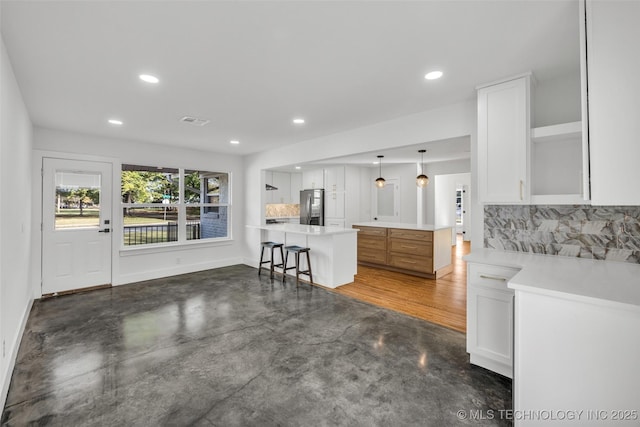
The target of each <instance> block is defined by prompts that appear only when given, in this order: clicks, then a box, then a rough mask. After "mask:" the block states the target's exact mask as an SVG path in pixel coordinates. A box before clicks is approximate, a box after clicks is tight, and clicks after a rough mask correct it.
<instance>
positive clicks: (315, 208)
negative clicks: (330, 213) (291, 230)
mask: <svg viewBox="0 0 640 427" xmlns="http://www.w3.org/2000/svg"><path fill="white" fill-rule="evenodd" d="M300 224H308V225H324V190H322V189H315V190H301V191H300Z"/></svg>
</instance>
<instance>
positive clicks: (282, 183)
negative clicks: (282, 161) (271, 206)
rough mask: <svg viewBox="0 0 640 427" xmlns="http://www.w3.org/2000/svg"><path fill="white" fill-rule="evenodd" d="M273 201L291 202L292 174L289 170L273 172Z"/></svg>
mask: <svg viewBox="0 0 640 427" xmlns="http://www.w3.org/2000/svg"><path fill="white" fill-rule="evenodd" d="M273 186H274V187H276V188H277V190H273V191H272V193H273V197H272V203H291V174H289V173H287V172H273Z"/></svg>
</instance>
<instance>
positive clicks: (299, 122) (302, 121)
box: [293, 118, 304, 125]
mask: <svg viewBox="0 0 640 427" xmlns="http://www.w3.org/2000/svg"><path fill="white" fill-rule="evenodd" d="M293 123H295V124H297V125H303V124H304V119H301V118H297V119H293Z"/></svg>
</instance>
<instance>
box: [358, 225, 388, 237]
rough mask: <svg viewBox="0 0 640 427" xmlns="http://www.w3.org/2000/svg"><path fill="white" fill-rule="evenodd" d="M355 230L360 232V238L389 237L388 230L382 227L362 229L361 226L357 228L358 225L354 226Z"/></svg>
mask: <svg viewBox="0 0 640 427" xmlns="http://www.w3.org/2000/svg"><path fill="white" fill-rule="evenodd" d="M353 228H357V229H358V230H360V231H359V232H358V237H359V236H380V237H387V229H386V228H382V227H360V226H357V225H354V226H353Z"/></svg>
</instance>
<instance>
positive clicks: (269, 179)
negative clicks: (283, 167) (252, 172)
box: [263, 171, 275, 204]
mask: <svg viewBox="0 0 640 427" xmlns="http://www.w3.org/2000/svg"><path fill="white" fill-rule="evenodd" d="M264 183H265V186H264V189H263V191H264V202H265V204H271V203H274V201H273V192H274V191H275V190H268V188H270V187H273V172H271V171H265V173H264Z"/></svg>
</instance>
